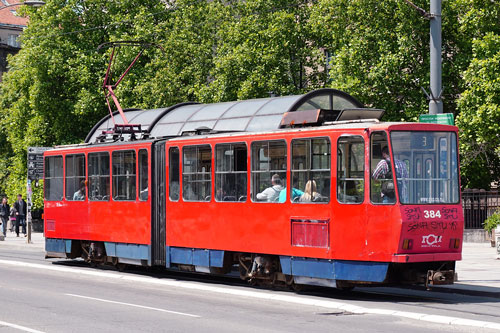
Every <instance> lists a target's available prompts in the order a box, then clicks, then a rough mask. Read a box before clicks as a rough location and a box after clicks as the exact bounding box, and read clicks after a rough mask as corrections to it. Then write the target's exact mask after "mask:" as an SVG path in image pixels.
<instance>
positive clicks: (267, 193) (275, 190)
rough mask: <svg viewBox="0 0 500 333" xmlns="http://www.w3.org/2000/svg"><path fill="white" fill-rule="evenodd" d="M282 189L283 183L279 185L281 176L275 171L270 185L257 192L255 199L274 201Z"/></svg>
mask: <svg viewBox="0 0 500 333" xmlns="http://www.w3.org/2000/svg"><path fill="white" fill-rule="evenodd" d="M283 189H284V188H283V185H281V178H280V176H279V175H278V174H276V173H275V174H274V175H273V176H272V177H271V186H270V187H268V188H266V189H265V190H264V191H262V192H260V193H257V200H259V201H267V202H274V201H276V200H277V199H278V198H279V196H280V193H281V191H283Z"/></svg>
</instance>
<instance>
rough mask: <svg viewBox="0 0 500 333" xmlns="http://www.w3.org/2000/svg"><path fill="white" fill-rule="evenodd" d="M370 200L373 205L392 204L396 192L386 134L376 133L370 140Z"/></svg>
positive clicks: (394, 200)
mask: <svg viewBox="0 0 500 333" xmlns="http://www.w3.org/2000/svg"><path fill="white" fill-rule="evenodd" d="M370 152H371V158H370V174H371V182H370V198H371V201H372V202H373V203H381V204H392V203H395V202H396V192H395V189H394V181H393V176H392V174H393V173H392V166H391V160H390V154H389V143H388V141H387V134H386V133H385V132H374V133H372V135H371V138H370Z"/></svg>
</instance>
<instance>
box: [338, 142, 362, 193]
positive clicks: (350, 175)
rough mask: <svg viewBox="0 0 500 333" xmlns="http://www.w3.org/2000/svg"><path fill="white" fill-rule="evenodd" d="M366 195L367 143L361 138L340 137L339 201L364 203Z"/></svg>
mask: <svg viewBox="0 0 500 333" xmlns="http://www.w3.org/2000/svg"><path fill="white" fill-rule="evenodd" d="M364 193H365V141H364V140H363V137H361V136H345V137H340V138H339V140H338V143H337V200H338V201H339V202H341V203H362V202H363V198H364Z"/></svg>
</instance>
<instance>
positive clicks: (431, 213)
mask: <svg viewBox="0 0 500 333" xmlns="http://www.w3.org/2000/svg"><path fill="white" fill-rule="evenodd" d="M436 217H437V218H440V217H441V212H440V211H439V210H424V218H426V219H434V218H436Z"/></svg>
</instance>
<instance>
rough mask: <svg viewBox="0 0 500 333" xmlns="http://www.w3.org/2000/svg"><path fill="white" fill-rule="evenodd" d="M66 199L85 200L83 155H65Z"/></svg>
mask: <svg viewBox="0 0 500 333" xmlns="http://www.w3.org/2000/svg"><path fill="white" fill-rule="evenodd" d="M65 193H66V200H74V201H83V200H85V194H86V184H85V155H84V154H78V155H66V192H65Z"/></svg>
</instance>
